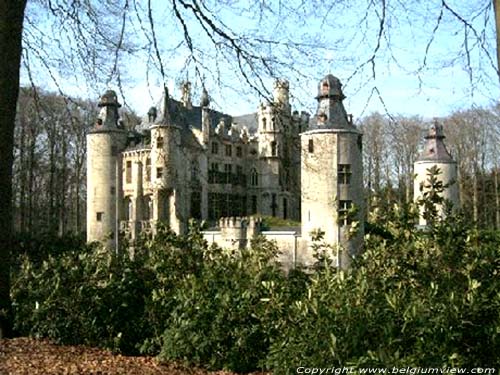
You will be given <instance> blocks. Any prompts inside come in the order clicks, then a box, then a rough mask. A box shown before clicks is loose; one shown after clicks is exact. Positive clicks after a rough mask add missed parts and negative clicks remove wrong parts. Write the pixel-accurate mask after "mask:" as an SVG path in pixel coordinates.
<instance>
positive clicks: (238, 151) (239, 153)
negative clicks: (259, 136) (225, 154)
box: [236, 146, 243, 158]
mask: <svg viewBox="0 0 500 375" xmlns="http://www.w3.org/2000/svg"><path fill="white" fill-rule="evenodd" d="M236 156H237V157H239V158H241V157H242V156H243V149H242V148H241V146H238V147H236Z"/></svg>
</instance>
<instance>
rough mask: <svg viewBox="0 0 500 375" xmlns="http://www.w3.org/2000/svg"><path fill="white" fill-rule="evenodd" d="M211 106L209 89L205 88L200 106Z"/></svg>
mask: <svg viewBox="0 0 500 375" xmlns="http://www.w3.org/2000/svg"><path fill="white" fill-rule="evenodd" d="M209 105H210V98H209V97H208V92H207V89H206V88H205V87H203V91H202V92H201V98H200V106H201V107H208V106H209Z"/></svg>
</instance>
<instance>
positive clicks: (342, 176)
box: [337, 164, 351, 185]
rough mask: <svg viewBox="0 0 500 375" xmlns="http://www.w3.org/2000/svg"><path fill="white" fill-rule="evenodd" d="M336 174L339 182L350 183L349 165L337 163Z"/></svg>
mask: <svg viewBox="0 0 500 375" xmlns="http://www.w3.org/2000/svg"><path fill="white" fill-rule="evenodd" d="M337 175H338V183H339V184H343V185H349V184H350V183H351V165H350V164H339V167H338V171H337Z"/></svg>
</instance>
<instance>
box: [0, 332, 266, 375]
mask: <svg viewBox="0 0 500 375" xmlns="http://www.w3.org/2000/svg"><path fill="white" fill-rule="evenodd" d="M24 374H26V375H56V374H57V375H76V374H85V375H115V374H127V375H160V374H161V375H166V374H169V375H187V374H190V375H208V374H212V375H231V374H232V373H231V372H227V371H217V372H208V371H206V370H202V369H197V368H189V367H185V366H182V365H179V364H175V363H160V362H158V361H157V360H156V359H155V358H153V357H127V356H123V355H119V354H113V353H112V352H110V351H108V350H105V349H98V348H91V347H86V346H63V345H56V344H53V343H51V342H50V341H48V340H35V339H30V338H16V339H10V340H0V375H24ZM255 375H257V374H255ZM262 375H264V374H262Z"/></svg>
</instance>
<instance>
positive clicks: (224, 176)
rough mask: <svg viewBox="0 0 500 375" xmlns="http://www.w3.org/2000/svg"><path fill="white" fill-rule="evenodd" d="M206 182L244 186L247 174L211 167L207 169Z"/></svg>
mask: <svg viewBox="0 0 500 375" xmlns="http://www.w3.org/2000/svg"><path fill="white" fill-rule="evenodd" d="M226 165H227V164H226ZM208 183H209V184H231V185H239V186H246V184H247V176H246V175H244V174H241V173H232V172H230V171H227V172H219V171H218V170H215V169H211V170H209V171H208Z"/></svg>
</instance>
